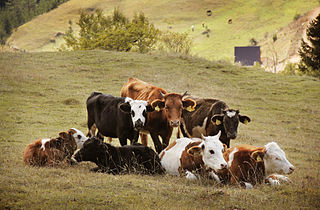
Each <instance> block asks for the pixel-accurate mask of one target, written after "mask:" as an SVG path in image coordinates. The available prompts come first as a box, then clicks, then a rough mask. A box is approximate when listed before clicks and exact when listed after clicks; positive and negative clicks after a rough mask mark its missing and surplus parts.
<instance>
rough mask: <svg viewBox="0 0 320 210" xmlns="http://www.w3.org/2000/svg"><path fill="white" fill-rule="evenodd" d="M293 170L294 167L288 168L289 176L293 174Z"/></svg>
mask: <svg viewBox="0 0 320 210" xmlns="http://www.w3.org/2000/svg"><path fill="white" fill-rule="evenodd" d="M294 169H295V168H294V166H292V167H290V168H289V173H290V174H291V173H293V171H294Z"/></svg>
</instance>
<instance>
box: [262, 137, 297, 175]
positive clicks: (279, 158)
mask: <svg viewBox="0 0 320 210" xmlns="http://www.w3.org/2000/svg"><path fill="white" fill-rule="evenodd" d="M265 148H266V153H265V156H264V158H263V160H264V165H265V168H266V173H267V174H272V173H280V174H281V173H284V174H291V173H292V172H293V171H294V166H293V165H292V164H291V163H290V162H289V161H288V160H287V158H286V154H285V153H284V151H283V150H282V149H281V148H280V147H279V145H278V144H277V143H275V142H270V143H268V144H266V145H265Z"/></svg>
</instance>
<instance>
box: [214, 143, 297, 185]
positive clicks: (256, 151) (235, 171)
mask: <svg viewBox="0 0 320 210" xmlns="http://www.w3.org/2000/svg"><path fill="white" fill-rule="evenodd" d="M223 156H224V158H225V160H226V161H227V163H228V170H227V171H224V172H223V173H220V174H219V177H220V179H221V181H223V182H226V183H230V184H240V185H241V186H245V187H246V188H252V186H253V185H255V184H257V183H259V184H261V183H263V182H264V181H266V182H269V183H270V184H271V185H279V184H280V182H279V180H280V181H288V180H289V179H288V178H287V177H285V176H282V175H277V174H276V175H275V174H274V173H283V174H290V173H292V172H293V171H294V169H295V168H294V166H293V165H292V164H291V163H290V162H289V161H288V160H287V158H286V155H285V153H284V151H283V150H282V149H281V148H280V147H279V145H278V144H277V143H275V142H270V143H268V144H266V145H265V146H263V147H255V146H252V145H239V146H236V147H233V148H230V149H228V150H227V151H225V152H224V154H223Z"/></svg>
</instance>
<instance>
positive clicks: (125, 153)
mask: <svg viewBox="0 0 320 210" xmlns="http://www.w3.org/2000/svg"><path fill="white" fill-rule="evenodd" d="M74 159H75V160H76V161H77V162H81V161H91V162H94V163H95V164H96V165H97V166H98V168H95V169H94V170H95V171H102V172H106V173H112V174H120V173H128V172H129V173H130V172H134V173H144V174H162V173H164V170H163V168H162V167H161V163H160V159H159V156H158V155H157V154H156V153H155V152H154V151H153V150H152V149H151V148H150V147H147V146H143V145H126V146H122V147H115V146H112V145H111V144H108V143H104V142H101V141H100V140H99V139H97V138H96V137H91V138H90V139H89V140H87V141H86V142H85V143H84V145H83V148H82V149H81V150H79V151H78V152H77V153H76V154H75V155H74Z"/></svg>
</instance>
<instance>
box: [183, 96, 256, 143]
mask: <svg viewBox="0 0 320 210" xmlns="http://www.w3.org/2000/svg"><path fill="white" fill-rule="evenodd" d="M190 97H191V96H187V98H190ZM191 98H193V97H191ZM195 100H196V103H197V105H196V107H195V111H193V112H188V111H185V110H183V113H182V118H183V123H182V124H181V126H180V129H181V131H182V133H183V135H184V137H189V138H191V137H197V138H200V136H201V134H202V135H204V136H213V135H216V134H217V133H218V132H219V131H221V136H220V141H221V142H222V143H224V144H226V145H227V147H228V148H229V147H230V139H235V138H236V137H237V129H238V124H239V122H241V123H244V124H247V123H248V122H250V121H251V120H250V118H249V117H248V116H245V115H240V114H239V110H234V109H230V108H229V106H228V105H227V104H226V103H225V102H223V101H220V100H217V99H195Z"/></svg>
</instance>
